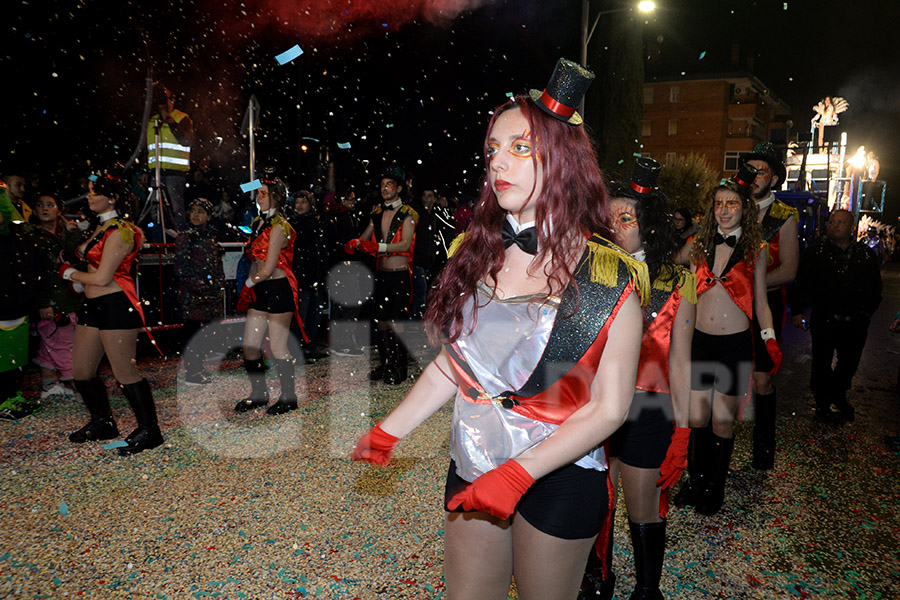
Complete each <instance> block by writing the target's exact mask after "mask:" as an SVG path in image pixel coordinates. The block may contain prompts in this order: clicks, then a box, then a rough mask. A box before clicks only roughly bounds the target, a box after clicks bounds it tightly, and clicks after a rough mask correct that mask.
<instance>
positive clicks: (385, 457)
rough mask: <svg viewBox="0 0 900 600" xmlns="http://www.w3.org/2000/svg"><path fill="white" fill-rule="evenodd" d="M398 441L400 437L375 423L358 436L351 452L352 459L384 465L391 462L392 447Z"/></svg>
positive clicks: (394, 446)
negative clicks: (362, 434)
mask: <svg viewBox="0 0 900 600" xmlns="http://www.w3.org/2000/svg"><path fill="white" fill-rule="evenodd" d="M399 443H400V438H398V437H394V436H392V435H391V434H389V433H388V432H386V431H385V430H384V429H382V428H381V423H379V424H378V425H376V426H375V427H373V428H372V429H371V431H369V433H367V434H366V435H364V436H362V437H361V438H359V441H358V442H356V446H354V447H353V453H352V454H350V458H351V459H352V460H361V461H363V462H367V463H370V464H373V465H381V466H384V465H386V464H388V463H389V462H391V458H392V457H393V456H394V448H396V447H397V444H399Z"/></svg>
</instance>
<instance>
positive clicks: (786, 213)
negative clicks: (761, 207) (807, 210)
mask: <svg viewBox="0 0 900 600" xmlns="http://www.w3.org/2000/svg"><path fill="white" fill-rule="evenodd" d="M769 214H770V215H772V217H774V218H776V219H784V220H785V221H787V220H788V219H790V218H791V217H794V218H795V219H797V220H798V221H799V220H800V211H798V210H797V209H796V208H794V207H793V206H788V205H787V204H785V203H784V202H781V201H779V200H776V201H775V202H774V203H773V204H772V206H771V207H770V208H769Z"/></svg>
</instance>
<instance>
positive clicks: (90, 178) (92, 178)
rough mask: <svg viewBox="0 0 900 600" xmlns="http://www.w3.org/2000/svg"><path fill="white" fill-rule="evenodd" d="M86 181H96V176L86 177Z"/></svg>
mask: <svg viewBox="0 0 900 600" xmlns="http://www.w3.org/2000/svg"><path fill="white" fill-rule="evenodd" d="M88 179H89V180H91V181H97V176H96V175H88Z"/></svg>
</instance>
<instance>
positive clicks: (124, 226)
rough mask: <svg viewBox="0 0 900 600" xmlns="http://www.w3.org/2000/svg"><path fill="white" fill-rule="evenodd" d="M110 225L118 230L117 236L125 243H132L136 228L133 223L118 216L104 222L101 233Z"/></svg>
mask: <svg viewBox="0 0 900 600" xmlns="http://www.w3.org/2000/svg"><path fill="white" fill-rule="evenodd" d="M110 227H116V228H117V229H118V230H119V238H120V239H121V240H122V242H124V243H126V244H133V243H134V233H135V230H136V229H137V228H136V227H135V226H134V225H132V224H131V223H129V222H128V221H123V220H122V219H119V218H115V219H110V220H109V221H107V222H106V223H104V225H103V228H102V229H101V233H102V234H105V233H106V230H107V229H109V228H110Z"/></svg>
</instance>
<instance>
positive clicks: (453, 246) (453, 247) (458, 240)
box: [447, 232, 466, 258]
mask: <svg viewBox="0 0 900 600" xmlns="http://www.w3.org/2000/svg"><path fill="white" fill-rule="evenodd" d="M464 239H466V233H465V232H463V233H461V234H459V235H458V236H456V237H455V238H453V241H452V242H450V247H449V248H447V258H450V257H451V256H453V255H454V254H455V253H456V251H457V250H459V247H460V246H462V243H463V240H464Z"/></svg>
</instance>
